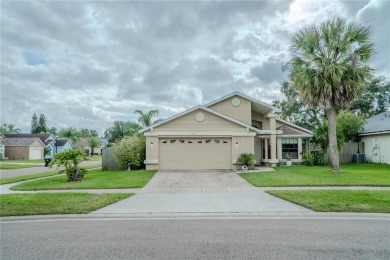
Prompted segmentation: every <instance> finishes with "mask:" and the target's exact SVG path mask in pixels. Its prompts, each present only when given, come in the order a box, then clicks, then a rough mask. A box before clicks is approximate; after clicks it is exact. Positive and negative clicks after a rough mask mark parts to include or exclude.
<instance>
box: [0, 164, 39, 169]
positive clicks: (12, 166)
mask: <svg viewBox="0 0 390 260" xmlns="http://www.w3.org/2000/svg"><path fill="white" fill-rule="evenodd" d="M39 166H40V165H37V164H17V163H9V164H8V163H0V170H15V169H23V168H31V167H39ZM41 166H42V165H41Z"/></svg>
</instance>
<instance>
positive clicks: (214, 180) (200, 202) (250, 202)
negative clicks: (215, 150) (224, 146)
mask: <svg viewBox="0 0 390 260" xmlns="http://www.w3.org/2000/svg"><path fill="white" fill-rule="evenodd" d="M262 212H310V210H308V209H306V208H303V207H301V206H298V205H295V204H293V203H290V202H287V201H284V200H282V199H279V198H276V197H274V196H271V195H269V194H267V193H265V192H263V191H260V190H259V189H258V188H255V187H253V186H252V185H251V184H249V183H248V182H247V181H245V180H244V179H242V178H241V177H240V176H239V175H238V174H237V173H235V172H232V171H159V172H157V173H156V174H155V175H154V177H153V178H152V179H151V180H150V181H149V183H148V184H147V185H146V186H145V187H144V188H143V189H141V191H140V192H139V193H137V194H136V195H134V196H132V197H130V198H127V199H124V200H122V201H120V202H117V203H114V204H112V205H109V206H107V207H104V208H101V209H99V210H97V211H94V212H92V213H91V214H145V213H262Z"/></svg>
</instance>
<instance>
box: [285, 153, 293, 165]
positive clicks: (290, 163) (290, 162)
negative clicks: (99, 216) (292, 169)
mask: <svg viewBox="0 0 390 260" xmlns="http://www.w3.org/2000/svg"><path fill="white" fill-rule="evenodd" d="M291 165H292V161H291V158H290V154H287V161H286V166H291Z"/></svg>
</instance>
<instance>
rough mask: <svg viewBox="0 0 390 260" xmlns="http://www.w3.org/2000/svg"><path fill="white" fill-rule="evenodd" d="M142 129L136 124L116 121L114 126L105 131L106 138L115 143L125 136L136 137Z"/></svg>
mask: <svg viewBox="0 0 390 260" xmlns="http://www.w3.org/2000/svg"><path fill="white" fill-rule="evenodd" d="M140 129H141V126H140V125H139V124H137V123H135V122H130V121H127V122H124V121H115V122H114V126H112V127H109V128H108V129H106V131H104V137H105V138H107V139H108V141H109V142H110V143H115V142H116V141H118V140H119V139H121V138H123V137H125V136H131V135H134V134H135V133H137V132H138V131H139V130H140Z"/></svg>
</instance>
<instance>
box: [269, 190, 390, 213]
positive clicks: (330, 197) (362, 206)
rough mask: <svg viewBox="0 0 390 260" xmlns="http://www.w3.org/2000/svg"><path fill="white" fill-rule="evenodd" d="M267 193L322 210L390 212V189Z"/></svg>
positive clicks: (315, 209)
mask: <svg viewBox="0 0 390 260" xmlns="http://www.w3.org/2000/svg"><path fill="white" fill-rule="evenodd" d="M267 193H269V194H271V195H274V196H276V197H279V198H282V199H285V200H288V201H291V202H293V203H296V204H298V205H301V206H303V207H306V208H309V209H312V210H314V211H320V212H371V213H390V203H389V202H390V191H388V190H387V191H369V190H304V191H303V190H296V191H272V190H271V191H267Z"/></svg>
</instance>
